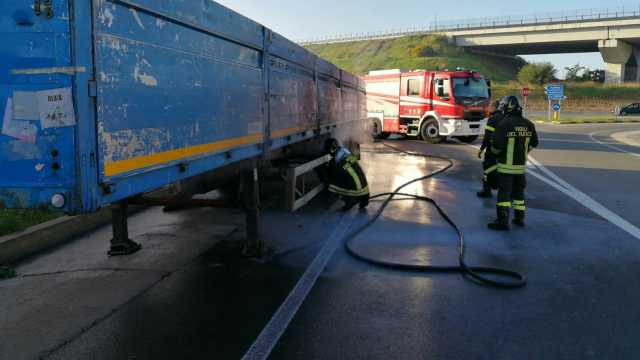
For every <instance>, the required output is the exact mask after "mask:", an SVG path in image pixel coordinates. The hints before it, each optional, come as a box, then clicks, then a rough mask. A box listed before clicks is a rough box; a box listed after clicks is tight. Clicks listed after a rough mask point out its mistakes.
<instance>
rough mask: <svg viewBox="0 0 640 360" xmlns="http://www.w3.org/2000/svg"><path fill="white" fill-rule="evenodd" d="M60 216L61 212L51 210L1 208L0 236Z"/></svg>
mask: <svg viewBox="0 0 640 360" xmlns="http://www.w3.org/2000/svg"><path fill="white" fill-rule="evenodd" d="M60 216H62V214H60V213H59V212H55V211H50V210H0V236H3V235H7V234H11V233H14V232H18V231H22V230H26V229H28V228H30V227H31V226H34V225H37V224H40V223H43V222H46V221H49V220H53V219H55V218H58V217H60Z"/></svg>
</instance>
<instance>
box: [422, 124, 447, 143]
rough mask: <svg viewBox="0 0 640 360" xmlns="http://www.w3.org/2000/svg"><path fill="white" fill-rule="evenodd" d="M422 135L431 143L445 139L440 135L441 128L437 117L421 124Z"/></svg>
mask: <svg viewBox="0 0 640 360" xmlns="http://www.w3.org/2000/svg"><path fill="white" fill-rule="evenodd" d="M420 137H422V140H424V141H425V142H428V143H429V144H438V143H441V142H442V140H444V137H443V136H440V128H439V126H438V121H437V120H436V119H433V118H431V119H427V120H425V121H424V122H423V123H422V126H420Z"/></svg>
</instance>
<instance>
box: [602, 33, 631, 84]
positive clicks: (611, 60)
mask: <svg viewBox="0 0 640 360" xmlns="http://www.w3.org/2000/svg"><path fill="white" fill-rule="evenodd" d="M598 48H599V49H600V53H601V54H602V58H603V60H604V63H605V65H604V66H605V67H604V70H605V82H607V83H622V82H625V81H638V65H637V63H636V56H635V55H634V53H635V52H636V51H635V49H634V47H633V46H632V45H630V44H628V43H626V42H624V41H621V40H617V39H608V40H600V41H599V42H598Z"/></svg>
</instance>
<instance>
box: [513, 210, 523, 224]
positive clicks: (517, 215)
mask: <svg viewBox="0 0 640 360" xmlns="http://www.w3.org/2000/svg"><path fill="white" fill-rule="evenodd" d="M513 213H514V217H513V224H514V225H517V226H519V227H524V211H522V210H515V211H514V212H513Z"/></svg>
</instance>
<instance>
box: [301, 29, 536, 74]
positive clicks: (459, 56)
mask: <svg viewBox="0 0 640 360" xmlns="http://www.w3.org/2000/svg"><path fill="white" fill-rule="evenodd" d="M307 49H309V50H310V51H311V52H313V53H315V54H317V55H318V56H320V57H322V58H324V59H326V60H328V61H330V62H332V63H334V64H336V65H337V66H339V67H341V68H343V69H345V70H347V71H350V72H352V73H355V74H358V75H364V74H366V73H367V72H369V71H370V70H381V69H394V68H406V69H425V70H443V69H455V68H456V67H462V68H465V69H473V70H477V71H480V72H481V73H482V74H484V75H485V76H487V77H489V78H490V79H492V80H495V81H507V80H513V79H515V78H516V74H517V73H518V70H519V69H520V67H522V66H523V65H524V64H525V62H524V60H522V59H519V58H510V57H501V56H492V55H486V54H478V53H472V52H470V51H468V50H467V49H463V48H460V47H457V46H455V45H452V44H449V42H448V41H447V38H446V37H444V36H437V35H427V36H411V37H402V38H397V39H384V40H370V41H358V42H349V43H338V44H321V45H308V46H307Z"/></svg>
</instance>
